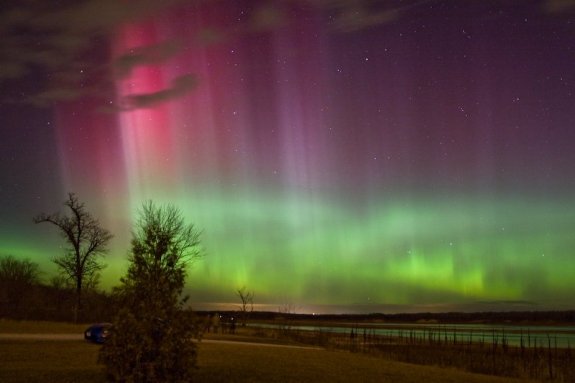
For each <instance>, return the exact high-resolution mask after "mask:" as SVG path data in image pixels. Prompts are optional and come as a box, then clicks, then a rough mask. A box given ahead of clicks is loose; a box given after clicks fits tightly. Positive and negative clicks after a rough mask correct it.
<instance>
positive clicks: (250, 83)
mask: <svg viewBox="0 0 575 383" xmlns="http://www.w3.org/2000/svg"><path fill="white" fill-rule="evenodd" d="M40 3H42V2H40ZM116 3H118V2H116V1H112V0H101V1H96V0H85V1H62V2H60V5H59V6H58V7H55V6H53V5H52V6H47V5H41V4H39V3H38V2H36V1H32V0H27V1H23V2H22V4H27V6H22V7H10V6H7V5H3V6H1V7H0V11H1V14H0V34H1V35H3V36H4V37H3V38H2V42H1V43H0V82H2V87H1V88H0V92H1V93H0V100H1V101H2V103H1V107H0V121H1V122H2V125H1V127H0V132H1V139H0V153H1V158H2V160H1V163H0V176H1V178H0V180H1V183H0V201H1V202H2V203H1V204H0V254H3V255H7V254H10V255H14V256H16V257H17V258H21V259H25V258H28V259H30V260H33V261H34V262H37V263H39V264H40V266H41V269H42V270H43V271H44V274H43V277H44V278H45V279H46V280H48V279H49V277H50V276H51V275H52V274H53V273H54V272H55V266H54V265H53V264H52V263H51V261H50V259H51V257H54V256H56V255H58V254H59V253H60V252H61V251H63V249H62V246H63V243H62V240H61V238H60V237H59V236H58V233H57V232H56V231H55V230H54V229H53V228H52V227H48V226H47V225H34V223H33V222H32V218H33V217H34V216H35V215H37V214H38V213H40V212H47V213H51V212H55V211H58V210H62V209H63V206H62V203H63V201H64V200H65V199H66V195H67V193H68V192H75V193H77V195H78V197H79V199H80V200H81V201H84V202H85V203H86V206H87V208H88V210H89V211H90V212H92V213H93V214H94V215H95V216H96V217H98V218H99V219H100V221H101V223H102V224H103V226H104V227H106V228H107V229H109V230H110V231H112V232H113V233H114V234H115V237H114V239H113V240H112V243H111V249H110V253H109V254H108V255H107V257H106V258H105V263H107V265H108V266H107V268H106V269H105V270H104V271H103V274H102V281H101V286H102V287H103V288H106V289H108V288H110V287H112V286H114V285H117V284H118V283H119V277H120V276H122V275H123V273H124V272H125V271H126V269H127V254H128V251H129V241H130V230H131V225H132V222H133V220H134V219H135V217H136V216H137V209H138V208H139V207H140V206H141V204H142V202H144V201H146V200H148V199H152V200H154V201H155V202H158V203H172V204H174V205H175V206H177V207H178V208H179V209H180V210H181V211H182V213H183V214H184V215H185V217H186V219H187V220H188V222H191V223H194V224H195V225H196V226H197V227H198V228H200V229H202V230H203V235H202V238H203V246H204V247H205V253H206V256H205V257H204V258H203V259H201V260H200V261H197V262H196V263H194V264H193V266H192V267H191V268H190V273H189V278H188V288H189V289H187V292H188V293H189V294H190V296H191V301H192V303H193V305H194V307H197V308H227V309H235V308H236V306H237V304H238V302H239V300H238V298H237V297H236V295H235V291H236V290H237V289H238V288H241V287H243V286H246V288H247V289H248V290H250V291H252V290H253V292H254V293H255V303H256V304H257V305H256V308H258V309H259V308H261V309H270V310H274V311H275V310H277V308H278V307H287V305H289V306H290V307H292V308H295V309H296V311H298V312H378V311H379V312H410V311H446V310H465V311H469V310H544V309H568V308H569V309H573V308H575V307H574V303H573V298H572V297H573V291H575V150H574V148H573V146H574V144H575V12H574V10H575V7H574V6H573V2H571V1H553V0H549V1H510V0H501V1H497V0H493V1H463V0H461V1H455V0H453V1H440V0H429V1H383V0H382V1H367V0H366V1H340V2H329V1H313V0H309V1H306V0H299V1H296V0H293V1H288V0H285V1H231V0H230V1H204V2H203V4H198V2H190V1H169V2H165V4H169V5H165V4H164V5H163V6H159V5H158V4H157V3H160V2H154V1H149V0H139V1H133V2H132V4H131V6H129V7H128V6H125V5H124V6H122V5H118V4H116ZM236 301H238V302H236Z"/></svg>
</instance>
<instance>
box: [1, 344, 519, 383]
mask: <svg viewBox="0 0 575 383" xmlns="http://www.w3.org/2000/svg"><path fill="white" fill-rule="evenodd" d="M98 350H99V346H97V345H92V344H88V343H86V342H84V341H81V340H18V339H2V340H0V382H3V383H16V382H46V383H50V382H104V381H105V379H104V375H103V373H102V366H100V365H98V364H97V363H96V358H97V354H98ZM198 365H199V368H198V371H197V380H196V381H198V382H357V381H362V382H398V383H402V382H423V381H425V382H430V383H433V382H471V383H474V382H477V383H482V382H500V383H511V382H520V380H516V379H504V378H494V377H490V376H486V375H478V374H470V373H465V372H461V371H457V370H453V369H445V368H438V367H432V366H431V367H430V366H416V365H410V364H405V363H399V362H393V361H388V360H384V359H381V358H374V357H370V356H367V355H362V354H353V353H349V352H341V351H339V352H338V351H326V350H318V349H303V348H289V347H285V348H284V347H269V346H266V345H258V344H245V343H202V344H201V345H200V347H199V360H198Z"/></svg>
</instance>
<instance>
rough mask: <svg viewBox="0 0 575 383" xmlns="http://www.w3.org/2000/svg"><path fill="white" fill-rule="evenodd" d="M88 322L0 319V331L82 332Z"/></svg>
mask: <svg viewBox="0 0 575 383" xmlns="http://www.w3.org/2000/svg"><path fill="white" fill-rule="evenodd" d="M88 326H89V324H85V323H83V324H76V323H65V322H42V321H17V320H11V319H0V333H14V334H82V333H83V332H84V330H85V329H86V328H87V327H88Z"/></svg>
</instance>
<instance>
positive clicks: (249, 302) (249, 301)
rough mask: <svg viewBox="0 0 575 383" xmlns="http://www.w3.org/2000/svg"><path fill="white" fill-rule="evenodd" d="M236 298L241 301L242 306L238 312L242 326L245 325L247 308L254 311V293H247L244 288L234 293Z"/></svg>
mask: <svg viewBox="0 0 575 383" xmlns="http://www.w3.org/2000/svg"><path fill="white" fill-rule="evenodd" d="M236 293H237V295H238V297H240V299H241V301H242V305H241V306H240V310H241V313H242V326H245V325H246V320H247V316H248V306H249V309H250V312H251V311H254V292H253V291H247V290H246V287H245V286H244V287H242V288H241V289H238V290H237V291H236Z"/></svg>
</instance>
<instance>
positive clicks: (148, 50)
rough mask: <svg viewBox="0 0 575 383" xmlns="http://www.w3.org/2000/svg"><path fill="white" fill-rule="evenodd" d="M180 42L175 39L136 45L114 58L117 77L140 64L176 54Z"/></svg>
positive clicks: (156, 62)
mask: <svg viewBox="0 0 575 383" xmlns="http://www.w3.org/2000/svg"><path fill="white" fill-rule="evenodd" d="M181 46H182V44H180V43H179V42H176V41H166V42H164V43H162V44H155V45H148V46H145V47H138V48H135V49H133V50H131V51H130V52H128V53H126V54H123V55H121V56H119V57H118V58H116V59H115V60H114V64H113V65H114V69H115V72H116V74H117V75H118V76H119V77H126V76H128V75H130V73H131V72H132V70H133V69H134V68H135V67H137V66H140V65H147V64H158V63H161V62H163V61H166V60H168V59H169V58H171V57H173V56H175V55H176V54H178V53H179V52H180V50H181Z"/></svg>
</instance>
